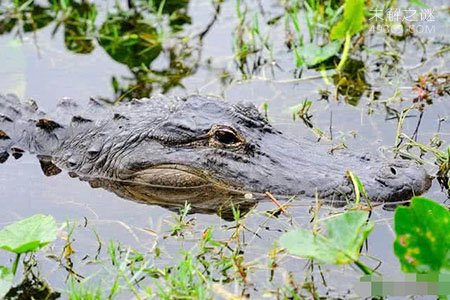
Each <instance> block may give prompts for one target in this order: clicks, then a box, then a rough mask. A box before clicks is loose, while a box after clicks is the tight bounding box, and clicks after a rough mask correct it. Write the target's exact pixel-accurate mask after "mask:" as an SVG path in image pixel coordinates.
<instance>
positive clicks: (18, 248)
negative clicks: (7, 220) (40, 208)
mask: <svg viewBox="0 0 450 300" xmlns="http://www.w3.org/2000/svg"><path fill="white" fill-rule="evenodd" d="M56 231H57V227H56V222H55V219H54V218H53V217H52V216H44V215H34V216H32V217H30V218H27V219H24V220H21V221H19V222H16V223H14V224H11V225H8V226H6V227H5V228H3V229H2V230H0V249H5V250H7V251H10V252H14V253H17V254H20V253H24V252H29V251H36V250H38V249H40V248H42V247H44V246H45V245H47V244H49V243H51V242H53V241H54V240H56Z"/></svg>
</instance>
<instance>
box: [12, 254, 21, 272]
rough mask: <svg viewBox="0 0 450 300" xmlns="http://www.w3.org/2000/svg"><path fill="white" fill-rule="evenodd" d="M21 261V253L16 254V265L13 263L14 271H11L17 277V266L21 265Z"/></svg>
mask: <svg viewBox="0 0 450 300" xmlns="http://www.w3.org/2000/svg"><path fill="white" fill-rule="evenodd" d="M19 260H20V253H17V254H16V259H14V263H13V265H12V269H11V271H12V273H13V274H14V275H16V272H17V266H18V265H19Z"/></svg>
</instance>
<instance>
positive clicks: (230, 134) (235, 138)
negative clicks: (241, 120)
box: [209, 125, 245, 147]
mask: <svg viewBox="0 0 450 300" xmlns="http://www.w3.org/2000/svg"><path fill="white" fill-rule="evenodd" d="M209 138H210V139H209V144H210V146H222V147H223V146H233V147H234V146H237V145H241V144H243V143H245V139H244V138H243V137H242V136H241V135H240V134H239V133H237V132H236V131H235V130H234V129H233V128H231V127H229V126H226V125H213V127H211V130H210V131H209Z"/></svg>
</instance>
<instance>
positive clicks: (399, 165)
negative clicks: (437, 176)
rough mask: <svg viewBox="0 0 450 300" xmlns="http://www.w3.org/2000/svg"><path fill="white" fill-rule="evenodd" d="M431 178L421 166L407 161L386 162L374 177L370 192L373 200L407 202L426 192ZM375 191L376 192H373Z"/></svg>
mask: <svg viewBox="0 0 450 300" xmlns="http://www.w3.org/2000/svg"><path fill="white" fill-rule="evenodd" d="M432 179H433V177H432V176H430V175H429V174H428V172H427V171H426V170H425V168H423V167H422V166H418V165H417V164H415V163H414V162H411V161H408V160H402V159H398V160H393V161H389V162H386V163H384V164H383V165H382V167H381V168H380V169H379V171H378V173H377V174H376V176H375V182H376V185H377V186H375V187H370V188H371V189H374V190H373V191H371V193H373V194H374V195H373V198H374V199H373V200H376V201H383V202H394V201H402V200H408V199H410V198H411V197H413V196H415V195H420V194H423V193H424V192H426V191H427V190H428V189H429V188H430V187H431V182H432ZM375 189H376V190H375Z"/></svg>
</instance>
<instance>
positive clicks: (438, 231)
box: [394, 197, 450, 273]
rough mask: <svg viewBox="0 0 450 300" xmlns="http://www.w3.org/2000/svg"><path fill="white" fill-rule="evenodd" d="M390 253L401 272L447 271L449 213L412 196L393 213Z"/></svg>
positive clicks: (448, 265) (449, 261) (435, 204)
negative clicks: (392, 252)
mask: <svg viewBox="0 0 450 300" xmlns="http://www.w3.org/2000/svg"><path fill="white" fill-rule="evenodd" d="M394 222H395V233H396V239H395V242H394V252H395V255H397V257H398V259H399V260H400V263H401V265H402V270H403V271H404V272H414V273H429V272H439V271H442V270H447V271H450V234H449V233H450V212H449V210H448V209H447V208H446V207H445V206H443V205H441V204H439V203H437V202H434V201H432V200H430V199H427V198H424V197H414V198H413V199H412V201H411V206H410V207H398V208H397V209H396V210H395V216H394Z"/></svg>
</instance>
